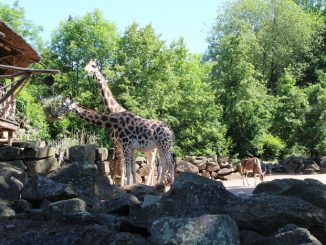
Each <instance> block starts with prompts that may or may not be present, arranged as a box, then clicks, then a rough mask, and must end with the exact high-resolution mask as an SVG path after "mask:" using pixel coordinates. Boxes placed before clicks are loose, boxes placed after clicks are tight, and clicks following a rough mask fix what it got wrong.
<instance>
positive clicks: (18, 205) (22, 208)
mask: <svg viewBox="0 0 326 245" xmlns="http://www.w3.org/2000/svg"><path fill="white" fill-rule="evenodd" d="M11 207H12V208H13V209H14V210H15V212H16V213H30V212H31V211H32V208H33V207H32V204H30V203H29V202H28V201H26V200H24V199H22V200H18V201H15V202H14V203H13V205H12V206H11Z"/></svg>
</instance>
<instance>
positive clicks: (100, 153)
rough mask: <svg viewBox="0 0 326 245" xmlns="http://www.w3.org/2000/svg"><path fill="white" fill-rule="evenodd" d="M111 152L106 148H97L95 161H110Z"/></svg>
mask: <svg viewBox="0 0 326 245" xmlns="http://www.w3.org/2000/svg"><path fill="white" fill-rule="evenodd" d="M108 157H109V152H108V149H106V148H103V147H102V148H96V150H95V161H99V162H103V161H106V160H108Z"/></svg>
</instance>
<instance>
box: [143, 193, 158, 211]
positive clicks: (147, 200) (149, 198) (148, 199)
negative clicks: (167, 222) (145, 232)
mask: <svg viewBox="0 0 326 245" xmlns="http://www.w3.org/2000/svg"><path fill="white" fill-rule="evenodd" d="M160 200H161V197H159V196H154V195H150V194H147V195H145V196H144V200H143V202H142V203H141V207H142V208H144V207H147V206H149V205H152V204H154V203H157V202H159V201H160Z"/></svg>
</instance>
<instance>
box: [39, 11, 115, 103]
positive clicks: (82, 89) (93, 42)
mask: <svg viewBox="0 0 326 245" xmlns="http://www.w3.org/2000/svg"><path fill="white" fill-rule="evenodd" d="M117 39H118V34H117V31H116V28H115V25H114V24H112V23H111V22H109V21H107V20H105V19H104V18H103V16H102V13H101V11H100V10H98V9H96V10H95V11H94V12H92V13H87V14H86V15H85V16H82V17H76V18H73V17H70V18H69V19H67V20H66V21H64V22H61V23H60V26H59V27H58V28H57V29H56V30H55V31H54V33H53V34H52V38H51V43H50V45H49V48H48V50H46V51H45V52H44V54H43V56H44V59H45V60H46V63H47V64H50V65H49V66H52V67H56V68H57V69H60V71H61V72H62V73H63V74H62V76H61V77H58V79H59V81H58V82H57V83H56V84H55V86H56V87H55V89H56V92H57V93H61V92H64V93H65V94H70V95H72V96H73V97H74V98H76V97H79V98H81V99H82V98H85V97H87V100H84V101H83V102H85V103H86V105H90V104H92V105H93V106H94V101H96V103H95V106H96V105H99V104H100V103H101V102H102V100H101V97H100V94H99V93H98V88H97V85H96V83H95V82H94V81H93V79H91V78H89V79H87V78H86V77H85V73H84V71H83V67H84V66H85V65H86V63H87V62H88V61H89V60H90V59H94V58H96V59H97V60H98V62H99V63H101V64H104V63H105V62H108V63H110V62H112V59H113V56H114V52H115V50H116V45H117ZM90 102H91V103H90Z"/></svg>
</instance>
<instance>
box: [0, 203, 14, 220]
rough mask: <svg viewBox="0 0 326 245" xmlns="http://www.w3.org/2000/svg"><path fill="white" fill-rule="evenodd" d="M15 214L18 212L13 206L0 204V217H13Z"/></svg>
mask: <svg viewBox="0 0 326 245" xmlns="http://www.w3.org/2000/svg"><path fill="white" fill-rule="evenodd" d="M15 215H16V213H15V211H14V210H13V209H12V208H11V207H8V206H3V205H0V218H1V217H12V216H15Z"/></svg>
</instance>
